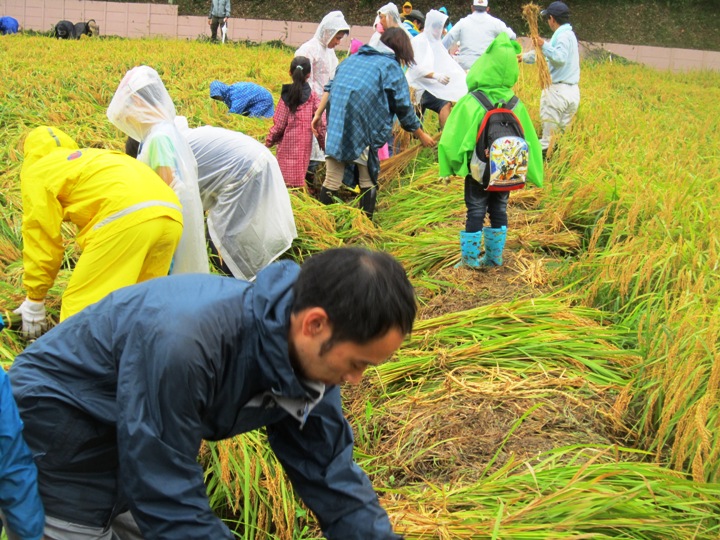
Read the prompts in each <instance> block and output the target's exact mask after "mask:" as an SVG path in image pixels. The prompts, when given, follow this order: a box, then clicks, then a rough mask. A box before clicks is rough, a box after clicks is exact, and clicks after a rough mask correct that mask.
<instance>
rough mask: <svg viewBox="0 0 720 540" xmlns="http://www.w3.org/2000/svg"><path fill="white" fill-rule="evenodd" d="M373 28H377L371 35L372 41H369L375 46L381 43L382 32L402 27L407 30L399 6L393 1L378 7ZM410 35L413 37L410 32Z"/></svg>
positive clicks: (369, 43)
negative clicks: (401, 18)
mask: <svg viewBox="0 0 720 540" xmlns="http://www.w3.org/2000/svg"><path fill="white" fill-rule="evenodd" d="M373 28H375V33H374V34H373V35H372V36H371V37H370V41H368V45H370V46H371V47H375V46H376V45H377V44H378V43H380V38H381V37H382V33H383V32H384V31H385V30H387V29H388V28H402V29H403V30H407V29H406V28H405V27H404V26H403V25H402V21H401V20H400V13H399V12H398V8H397V6H396V5H395V4H393V3H392V2H390V3H388V4H385V5H384V6H383V7H381V8H380V9H378V11H377V17H375V23H374V24H373ZM408 37H412V36H410V32H408Z"/></svg>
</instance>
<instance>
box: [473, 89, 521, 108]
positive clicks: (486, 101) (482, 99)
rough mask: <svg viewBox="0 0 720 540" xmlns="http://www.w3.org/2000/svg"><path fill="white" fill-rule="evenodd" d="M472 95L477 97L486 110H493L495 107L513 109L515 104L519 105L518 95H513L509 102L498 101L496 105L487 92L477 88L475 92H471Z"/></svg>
mask: <svg viewBox="0 0 720 540" xmlns="http://www.w3.org/2000/svg"><path fill="white" fill-rule="evenodd" d="M470 94H472V96H473V97H474V98H475V99H477V100H478V101H479V102H480V105H482V106H483V107H484V108H485V110H486V111H492V110H493V109H501V108H502V109H509V110H511V111H512V110H513V109H514V108H515V105H517V102H518V97H517V96H515V95H513V97H511V98H510V99H509V100H508V101H507V103H502V102H500V103H498V104H497V105H494V104H493V102H492V101H490V98H488V97H487V96H486V95H485V92H483V91H482V90H475V91H474V92H470Z"/></svg>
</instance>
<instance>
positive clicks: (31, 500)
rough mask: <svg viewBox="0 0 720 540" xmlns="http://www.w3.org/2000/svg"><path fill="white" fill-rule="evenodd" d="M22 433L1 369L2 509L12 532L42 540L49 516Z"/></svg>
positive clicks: (5, 378)
mask: <svg viewBox="0 0 720 540" xmlns="http://www.w3.org/2000/svg"><path fill="white" fill-rule="evenodd" d="M2 328H3V327H2V323H0V330H2ZM22 430H23V425H22V422H21V421H20V416H19V415H18V411H17V407H16V406H15V401H14V400H13V396H12V392H11V391H10V381H9V380H8V377H7V375H6V374H5V370H3V369H2V368H0V510H2V511H3V514H5V519H7V522H8V526H9V527H10V530H11V531H12V532H14V533H15V534H16V535H19V536H20V538H22V539H23V540H33V539H38V540H39V539H40V538H42V535H43V528H44V526H45V514H44V513H43V507H42V503H41V502H40V495H39V494H38V488H37V470H36V469H35V464H34V463H33V460H32V454H30V450H28V447H27V445H26V444H25V441H24V440H23V437H22ZM0 529H2V524H0Z"/></svg>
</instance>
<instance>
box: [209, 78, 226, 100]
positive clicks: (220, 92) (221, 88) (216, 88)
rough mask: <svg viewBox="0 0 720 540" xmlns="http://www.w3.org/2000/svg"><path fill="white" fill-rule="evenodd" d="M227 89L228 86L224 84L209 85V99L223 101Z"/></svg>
mask: <svg viewBox="0 0 720 540" xmlns="http://www.w3.org/2000/svg"><path fill="white" fill-rule="evenodd" d="M229 89H230V85H229V84H225V83H224V82H220V81H213V82H211V83H210V97H211V98H213V99H219V100H223V101H224V100H225V98H226V97H227V93H228V90H229Z"/></svg>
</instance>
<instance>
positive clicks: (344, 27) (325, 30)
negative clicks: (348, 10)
mask: <svg viewBox="0 0 720 540" xmlns="http://www.w3.org/2000/svg"><path fill="white" fill-rule="evenodd" d="M341 31H346V32H350V25H349V24H348V23H347V22H345V17H344V16H343V14H342V11H331V12H330V13H328V14H327V15H325V16H324V17H323V20H322V21H320V26H318V27H317V30H315V39H317V40H318V41H319V42H320V43H321V44H322V45H323V46H324V47H327V46H328V43H330V40H332V38H334V37H335V34H337V33H338V32H341Z"/></svg>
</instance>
